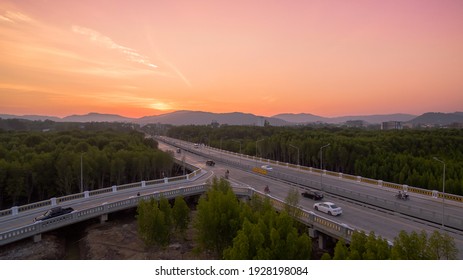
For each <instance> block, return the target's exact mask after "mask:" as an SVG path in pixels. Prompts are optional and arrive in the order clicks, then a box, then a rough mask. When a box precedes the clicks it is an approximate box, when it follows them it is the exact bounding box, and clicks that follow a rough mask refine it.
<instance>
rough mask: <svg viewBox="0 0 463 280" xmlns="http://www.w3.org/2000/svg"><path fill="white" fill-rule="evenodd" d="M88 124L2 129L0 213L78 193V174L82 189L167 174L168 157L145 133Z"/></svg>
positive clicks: (159, 176) (169, 164)
mask: <svg viewBox="0 0 463 280" xmlns="http://www.w3.org/2000/svg"><path fill="white" fill-rule="evenodd" d="M81 126H82V124H81ZM87 126H88V129H85V130H84V129H73V130H63V131H47V132H42V131H1V130H0V209H5V208H9V207H11V206H14V205H22V204H27V203H31V202H35V201H40V200H45V199H49V198H51V197H59V196H64V195H69V194H72V193H78V192H80V188H81V172H82V175H83V176H82V179H83V180H82V181H83V184H82V186H83V190H84V191H91V190H95V189H100V188H106V187H110V186H112V185H120V184H125V183H132V182H139V181H142V180H152V179H158V178H161V177H163V176H170V175H171V172H172V169H173V159H172V156H171V155H169V154H168V153H165V152H162V151H160V150H158V149H157V145H158V143H157V142H156V141H155V140H153V139H150V138H145V135H144V133H141V132H137V131H134V130H133V129H117V130H115V129H107V127H108V126H104V125H101V124H100V125H93V126H92V125H87ZM90 128H91V129H90ZM81 162H82V165H81ZM81 166H82V169H81Z"/></svg>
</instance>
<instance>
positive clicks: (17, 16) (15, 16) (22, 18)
mask: <svg viewBox="0 0 463 280" xmlns="http://www.w3.org/2000/svg"><path fill="white" fill-rule="evenodd" d="M0 20H1V21H6V22H10V23H20V22H33V21H34V20H33V19H32V18H30V17H29V16H27V15H25V14H23V13H20V12H12V11H5V12H4V14H3V15H0Z"/></svg>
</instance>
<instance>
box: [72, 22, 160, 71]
mask: <svg viewBox="0 0 463 280" xmlns="http://www.w3.org/2000/svg"><path fill="white" fill-rule="evenodd" d="M72 31H73V32H74V33H77V34H81V35H84V36H87V37H88V38H90V40H92V41H94V42H96V43H97V44H100V45H102V46H104V47H106V48H109V49H113V50H117V51H119V52H120V53H122V54H124V55H125V56H126V59H127V60H129V61H132V62H136V63H140V64H142V65H145V66H148V67H151V68H158V66H157V65H155V64H153V63H151V62H150V60H149V58H148V57H146V56H144V55H142V54H140V53H138V52H137V51H136V50H134V49H131V48H128V47H125V46H122V45H119V44H117V43H116V42H114V41H113V40H112V39H111V38H109V37H107V36H104V35H102V34H100V33H99V32H97V31H95V30H93V29H90V28H86V27H82V26H78V25H73V26H72Z"/></svg>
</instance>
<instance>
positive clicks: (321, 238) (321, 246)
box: [318, 234, 326, 249]
mask: <svg viewBox="0 0 463 280" xmlns="http://www.w3.org/2000/svg"><path fill="white" fill-rule="evenodd" d="M325 247H326V238H325V235H324V234H319V235H318V248H319V249H325Z"/></svg>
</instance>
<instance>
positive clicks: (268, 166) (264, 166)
mask: <svg viewBox="0 0 463 280" xmlns="http://www.w3.org/2000/svg"><path fill="white" fill-rule="evenodd" d="M260 168H262V169H265V170H268V171H271V170H273V167H271V166H270V165H267V164H266V165H262V166H261V167H260Z"/></svg>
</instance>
